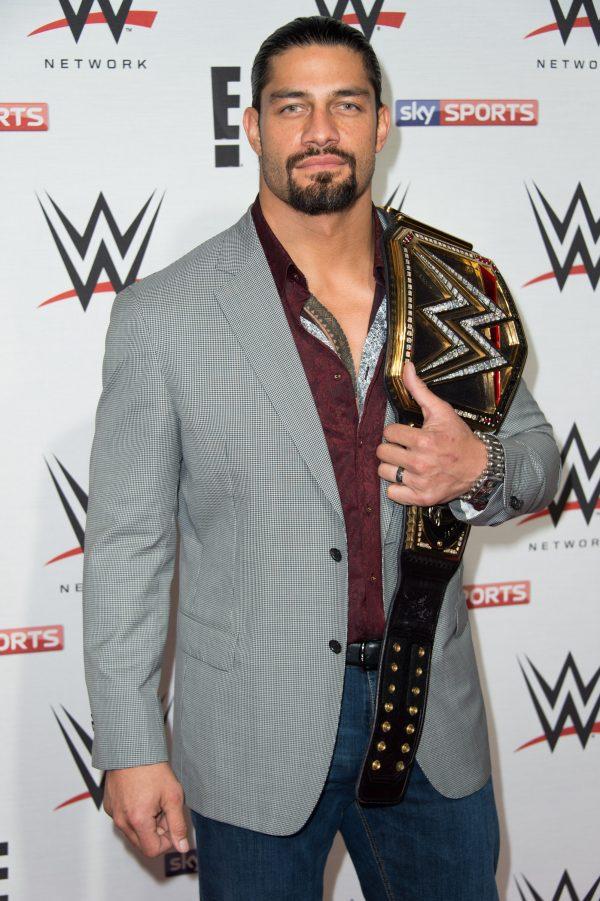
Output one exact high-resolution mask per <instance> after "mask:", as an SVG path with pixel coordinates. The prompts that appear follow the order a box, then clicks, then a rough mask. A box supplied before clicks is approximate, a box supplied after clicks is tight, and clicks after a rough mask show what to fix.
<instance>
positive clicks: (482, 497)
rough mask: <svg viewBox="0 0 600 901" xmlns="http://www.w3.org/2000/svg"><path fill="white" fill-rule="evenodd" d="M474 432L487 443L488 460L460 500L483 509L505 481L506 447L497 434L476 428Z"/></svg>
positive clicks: (476, 508) (477, 508)
mask: <svg viewBox="0 0 600 901" xmlns="http://www.w3.org/2000/svg"><path fill="white" fill-rule="evenodd" d="M473 434H474V435H477V437H478V438H480V439H481V440H482V441H483V443H484V444H485V449H486V451H487V460H486V464H485V468H484V470H483V472H482V473H481V475H480V476H479V478H478V479H477V481H476V482H475V483H474V485H472V486H471V488H470V489H469V490H468V491H465V492H464V494H461V495H460V498H459V500H461V501H467V502H468V503H469V504H471V506H472V507H474V508H475V510H483V508H484V507H485V505H486V504H487V502H488V500H489V499H490V497H491V496H492V494H493V493H494V491H495V490H496V488H497V487H498V485H499V484H500V483H501V482H503V481H504V471H505V463H504V447H503V445H502V442H501V441H500V440H499V439H498V438H497V437H496V435H493V434H491V433H489V432H481V431H480V430H479V429H475V431H474V432H473Z"/></svg>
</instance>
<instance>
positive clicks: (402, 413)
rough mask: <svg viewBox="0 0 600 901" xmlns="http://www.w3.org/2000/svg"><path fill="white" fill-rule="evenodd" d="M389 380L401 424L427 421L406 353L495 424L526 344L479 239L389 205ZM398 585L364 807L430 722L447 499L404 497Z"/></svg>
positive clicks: (467, 412)
mask: <svg viewBox="0 0 600 901" xmlns="http://www.w3.org/2000/svg"><path fill="white" fill-rule="evenodd" d="M385 212H386V213H387V216H388V226H387V228H386V229H385V231H384V235H383V243H384V259H385V268H386V283H387V303H388V307H387V320H388V333H387V348H386V357H385V375H384V379H385V389H386V393H387V396H388V397H389V399H390V402H391V404H392V406H393V407H394V409H395V411H396V415H397V418H398V421H399V422H402V423H405V424H408V425H413V426H420V425H422V422H423V417H422V414H421V409H420V407H419V406H418V404H416V403H415V401H414V400H413V399H412V397H411V395H410V394H409V393H408V391H407V390H406V388H405V387H404V384H403V382H402V369H403V366H404V363H405V361H406V360H412V361H413V363H414V364H415V367H416V370H417V373H418V375H419V376H420V377H421V379H423V381H424V382H425V383H426V384H427V386H428V387H429V389H430V390H432V391H434V392H435V393H436V394H437V395H438V396H439V397H441V398H443V399H444V400H445V401H447V402H448V403H450V404H451V405H452V406H453V407H454V409H455V410H456V412H457V413H458V414H459V415H460V416H461V417H462V418H463V419H464V421H465V422H466V423H467V424H468V425H469V426H471V427H472V428H473V429H479V430H481V431H484V432H485V431H487V432H495V431H497V429H498V428H499V427H500V424H501V423H502V421H503V419H504V416H505V415H506V411H507V409H508V406H509V404H510V402H511V400H512V398H513V396H514V393H515V391H516V388H517V385H518V381H519V378H520V376H521V373H522V371H523V366H524V364H525V357H526V354H527V345H526V341H525V336H524V334H523V329H522V326H521V323H520V321H519V318H518V314H517V311H516V309H515V305H514V301H513V299H512V297H511V294H510V292H509V290H508V288H507V286H506V284H505V282H504V279H503V278H502V276H501V275H500V273H499V272H498V270H497V269H496V267H495V265H494V263H493V262H492V261H491V260H489V259H486V258H485V257H482V256H480V255H479V254H477V253H474V252H473V249H472V245H471V244H468V243H467V242H465V241H461V240H458V239H457V238H454V237H452V236H450V235H447V234H444V233H443V232H440V231H437V230H436V229H433V228H430V227H429V226H426V225H423V223H421V222H417V221H415V220H414V219H410V218H408V217H407V216H404V215H403V214H401V213H399V212H398V211H397V210H393V209H391V208H390V207H387V208H385ZM405 514H406V515H405V531H404V538H403V541H402V542H401V545H400V549H399V558H398V574H399V578H398V583H397V585H396V588H395V591H394V596H393V598H392V601H391V606H390V610H389V614H388V617H387V621H386V628H385V633H384V636H383V640H382V646H381V656H380V660H379V669H378V676H377V693H376V695H377V696H376V707H375V717H374V720H373V725H372V729H371V736H370V740H369V745H368V748H367V751H366V754H365V757H364V761H363V764H362V767H361V773H360V776H359V778H358V780H357V793H356V797H357V799H358V800H359V801H360V802H361V803H363V804H396V803H398V802H399V801H401V800H402V798H403V796H404V792H405V791H406V787H407V785H408V780H409V776H410V772H411V769H412V765H413V762H414V759H415V754H416V751H417V747H418V744H419V739H420V736H421V732H422V729H423V721H424V717H425V705H426V703H427V691H428V684H429V676H430V668H431V656H432V649H433V640H434V636H435V630H436V625H437V620H438V615H439V612H440V608H441V606H442V601H443V599H444V594H445V591H446V587H447V585H448V582H449V581H450V579H451V578H452V576H453V575H454V573H455V572H456V570H457V569H458V566H459V564H460V561H461V558H462V555H463V553H464V549H465V545H466V542H467V537H468V534H469V530H470V526H469V525H467V524H465V523H463V522H460V521H459V520H457V519H456V518H455V517H454V516H453V514H452V512H451V510H450V508H449V507H448V505H447V504H444V505H440V506H435V507H418V506H408V507H406V510H405Z"/></svg>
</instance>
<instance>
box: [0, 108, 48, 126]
mask: <svg viewBox="0 0 600 901" xmlns="http://www.w3.org/2000/svg"><path fill="white" fill-rule="evenodd" d="M0 131H48V104H47V103H10V102H6V103H2V102H1V101H0Z"/></svg>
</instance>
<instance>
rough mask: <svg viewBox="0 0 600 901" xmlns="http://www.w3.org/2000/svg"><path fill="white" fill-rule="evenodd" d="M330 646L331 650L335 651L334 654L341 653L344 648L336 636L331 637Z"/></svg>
mask: <svg viewBox="0 0 600 901" xmlns="http://www.w3.org/2000/svg"><path fill="white" fill-rule="evenodd" d="M329 647H330V648H331V650H332V651H333V653H334V654H339V653H340V651H341V650H342V646H341V644H340V643H339V641H336V640H335V638H332V639H331V641H330V642H329Z"/></svg>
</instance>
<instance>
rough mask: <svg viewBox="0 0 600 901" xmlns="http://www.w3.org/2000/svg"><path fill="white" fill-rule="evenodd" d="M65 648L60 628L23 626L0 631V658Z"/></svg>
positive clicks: (61, 628)
mask: <svg viewBox="0 0 600 901" xmlns="http://www.w3.org/2000/svg"><path fill="white" fill-rule="evenodd" d="M64 646H65V638H64V631H63V627H62V626H23V627H22V628H21V629H0V656H5V655H7V654H36V653H39V652H40V651H62V650H63V648H64Z"/></svg>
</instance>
